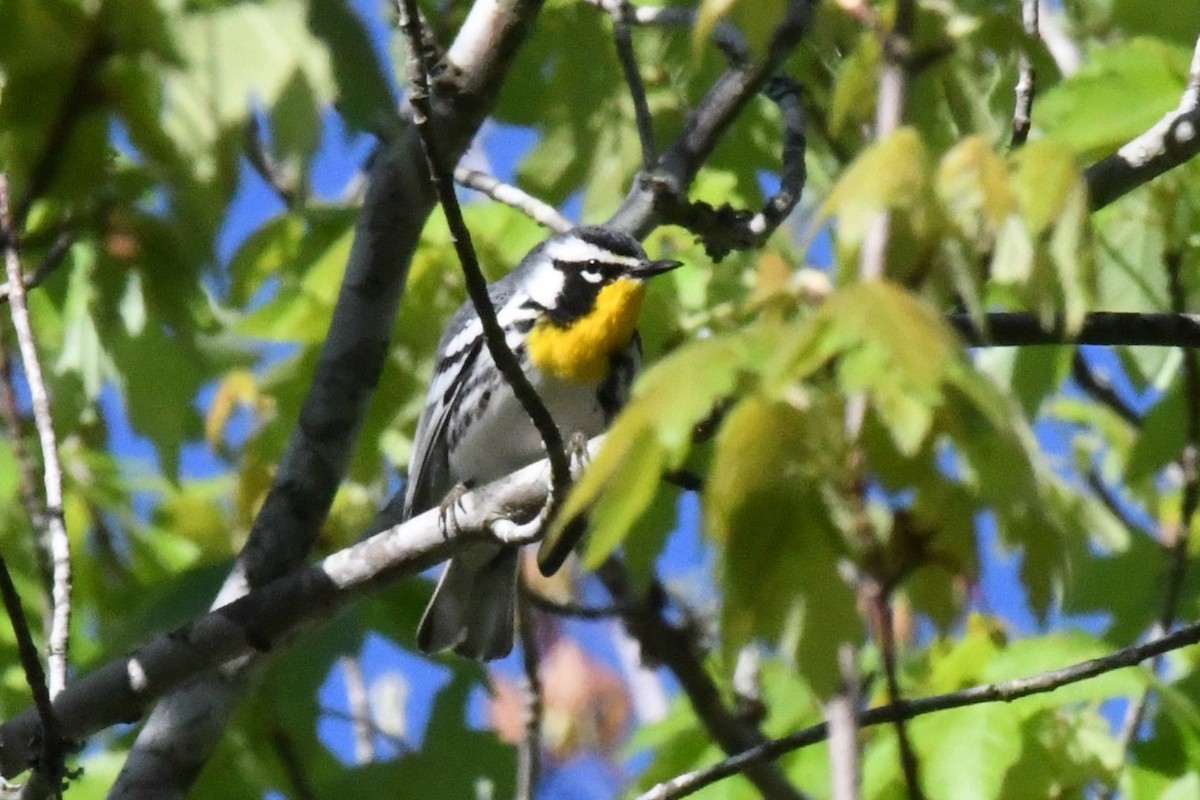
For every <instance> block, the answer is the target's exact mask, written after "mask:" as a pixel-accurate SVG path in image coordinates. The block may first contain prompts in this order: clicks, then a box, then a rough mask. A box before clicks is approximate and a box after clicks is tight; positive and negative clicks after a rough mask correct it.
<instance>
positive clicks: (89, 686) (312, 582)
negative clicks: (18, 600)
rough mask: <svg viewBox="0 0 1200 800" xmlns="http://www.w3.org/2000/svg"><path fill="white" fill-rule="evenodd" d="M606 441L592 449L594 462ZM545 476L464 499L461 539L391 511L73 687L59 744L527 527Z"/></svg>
mask: <svg viewBox="0 0 1200 800" xmlns="http://www.w3.org/2000/svg"><path fill="white" fill-rule="evenodd" d="M602 441H603V437H597V438H595V439H593V440H592V441H591V442H589V444H588V452H589V453H590V454H591V455H592V456H595V454H596V453H597V452H598V451H599V448H600V445H601V443H602ZM548 478H549V467H548V464H547V462H546V461H539V462H538V463H536V464H532V465H530V466H528V467H525V468H524V469H521V470H519V471H517V472H516V473H514V474H512V475H510V476H508V477H506V478H502V479H500V480H498V481H496V482H494V483H491V484H488V485H487V486H484V487H482V488H480V489H476V490H474V491H471V492H468V493H467V494H466V495H464V496H463V497H462V499H461V501H460V502H459V506H458V511H457V513H456V515H455V519H456V522H457V523H458V530H456V531H447V530H443V528H442V526H441V524H440V522H439V516H440V510H439V509H436V508H434V509H430V510H429V511H427V512H425V513H424V514H421V515H420V516H417V517H414V518H412V519H410V520H408V521H407V522H405V523H403V524H396V523H395V519H396V518H397V516H398V509H397V508H395V507H394V506H395V504H393V506H389V508H388V510H386V511H385V512H384V513H383V514H381V515H380V518H379V519H377V520H376V522H375V523H374V524H373V525H372V527H371V530H373V531H379V532H378V533H375V534H374V535H372V536H371V537H369V538H367V539H365V540H363V541H362V542H359V543H358V544H356V545H354V546H353V547H349V548H346V549H345V550H341V551H339V552H337V553H334V554H333V555H330V556H329V557H327V558H325V559H323V560H322V561H319V562H317V563H315V564H313V565H311V566H308V567H305V568H304V569H301V570H299V571H297V572H293V573H291V574H289V575H286V576H283V577H281V578H278V579H276V580H275V581H272V582H271V583H269V584H267V585H266V586H264V587H262V588H259V589H256V590H254V591H253V592H251V593H249V594H248V595H246V596H244V597H242V598H240V599H238V600H235V601H233V602H231V603H229V604H228V605H225V606H223V607H221V608H218V609H216V610H213V611H209V612H208V613H206V614H204V615H203V616H201V617H198V618H197V619H195V620H193V621H192V622H190V623H188V624H187V625H184V626H182V627H180V628H178V629H176V630H174V631H171V632H169V633H166V634H162V635H160V636H157V637H155V638H154V639H153V640H151V641H150V642H149V643H147V644H145V645H144V646H142V647H140V648H138V649H137V650H135V651H134V652H133V653H132V654H130V655H129V656H126V657H123V658H120V659H117V660H115V661H112V662H110V663H109V664H107V665H105V666H103V667H101V668H99V669H98V670H96V671H95V672H93V673H91V674H90V675H87V676H85V677H82V678H80V679H78V680H75V681H73V682H72V683H71V684H70V685H69V686H68V687H67V688H66V689H65V690H64V691H63V692H62V693H61V694H60V695H59V696H58V698H57V699H56V700H55V701H54V703H53V707H54V713H55V715H56V717H57V720H58V724H59V726H60V728H61V731H62V734H63V736H65V737H68V738H71V739H83V738H85V737H87V736H90V735H91V734H94V733H96V732H97V731H99V730H102V729H104V728H106V727H109V726H111V725H116V724H118V723H122V722H129V721H130V720H134V719H137V718H138V716H139V715H140V714H141V713H142V710H143V709H144V708H145V707H146V706H147V705H148V704H149V703H152V702H154V700H155V699H156V698H158V697H161V696H162V695H163V694H165V693H166V692H169V691H171V690H172V689H173V688H175V687H177V686H180V685H181V684H183V683H184V682H185V681H188V680H190V679H192V678H194V677H196V676H197V675H200V674H202V673H204V672H205V671H207V670H211V669H214V668H215V667H218V666H219V665H221V664H223V663H227V662H228V661H230V660H231V659H237V658H241V657H245V656H248V655H252V654H261V653H265V652H268V651H270V650H272V649H275V648H277V647H279V646H281V645H282V644H283V643H285V642H286V641H287V640H288V639H290V638H291V637H292V636H293V635H294V634H295V633H296V632H297V631H298V630H300V629H302V628H304V627H307V626H311V625H312V624H314V623H316V622H317V621H320V620H325V619H328V618H329V617H332V616H333V615H334V614H336V613H337V611H338V610H339V609H341V608H343V607H345V606H346V605H347V604H348V603H351V602H353V601H355V600H357V599H359V598H361V597H362V596H363V595H365V594H367V593H370V592H374V591H377V590H379V589H381V588H383V587H384V586H386V585H388V584H390V583H393V582H395V581H396V580H399V579H401V578H403V577H407V576H412V575H415V574H417V573H419V572H421V571H422V570H424V569H427V568H428V567H430V566H433V565H435V564H437V563H438V562H440V561H444V560H445V559H447V558H449V557H450V556H451V555H452V554H453V553H454V551H455V550H457V549H458V548H459V547H460V546H462V545H463V544H465V543H466V542H467V541H468V540H478V539H479V538H481V537H483V538H487V537H491V534H490V533H489V530H490V528H491V526H492V525H493V524H494V523H495V522H496V521H497V520H498V519H509V518H511V519H517V520H522V519H528V518H530V517H532V516H533V515H534V514H536V513H537V512H538V510H540V509H541V508H542V507H543V505H544V504H545V502H546V496H547V493H548V486H549V480H548ZM41 730H42V726H41V722H40V721H39V717H38V714H37V712H36V711H35V710H33V709H30V710H27V711H25V712H23V713H21V714H19V715H18V716H16V717H14V718H12V719H10V720H8V721H7V722H5V723H3V724H0V776H2V777H6V778H11V777H13V776H15V775H17V774H19V773H21V772H22V771H24V770H25V769H27V768H28V767H29V763H28V751H29V745H30V743H31V742H34V741H36V739H37V737H38V736H40V735H41Z"/></svg>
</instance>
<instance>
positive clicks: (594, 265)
mask: <svg viewBox="0 0 1200 800" xmlns="http://www.w3.org/2000/svg"><path fill="white" fill-rule="evenodd" d="M586 266H587V268H588V269H600V262H599V261H598V260H597V259H594V258H589V259H588V260H587V264H586Z"/></svg>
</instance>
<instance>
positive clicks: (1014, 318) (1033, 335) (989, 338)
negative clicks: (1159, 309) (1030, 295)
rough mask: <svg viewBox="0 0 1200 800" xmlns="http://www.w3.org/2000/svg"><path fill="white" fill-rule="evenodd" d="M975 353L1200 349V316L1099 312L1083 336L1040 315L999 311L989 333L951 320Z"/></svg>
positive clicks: (989, 319) (963, 319) (961, 319)
mask: <svg viewBox="0 0 1200 800" xmlns="http://www.w3.org/2000/svg"><path fill="white" fill-rule="evenodd" d="M946 321H947V322H949V323H950V326H951V327H953V328H954V329H955V330H956V331H958V334H959V335H960V336H962V337H963V340H964V341H965V342H966V343H967V344H968V345H969V346H971V347H1022V346H1027V345H1038V344H1050V345H1053V344H1059V345H1065V344H1103V345H1118V346H1120V345H1124V346H1129V347H1133V346H1138V345H1141V346H1147V347H1200V314H1137V313H1131V312H1117V311H1094V312H1092V313H1091V314H1088V315H1087V316H1085V317H1084V320H1083V325H1081V326H1080V328H1079V330H1078V331H1076V332H1074V333H1071V332H1068V331H1067V330H1066V327H1065V325H1064V324H1063V321H1062V319H1061V318H1060V319H1058V320H1056V321H1055V324H1054V325H1053V327H1051V328H1049V329H1047V328H1045V327H1043V326H1042V323H1041V322H1040V321H1039V319H1038V317H1037V315H1036V314H1027V313H1024V312H1009V311H1000V312H993V313H990V314H985V315H984V321H985V328H986V330H985V331H981V330H979V329H978V328H977V327H976V326H975V322H974V320H972V319H971V318H970V316H969V315H967V314H950V315H948V316H947V317H946Z"/></svg>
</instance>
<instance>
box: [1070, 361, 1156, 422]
mask: <svg viewBox="0 0 1200 800" xmlns="http://www.w3.org/2000/svg"><path fill="white" fill-rule="evenodd" d="M1071 378H1072V379H1073V380H1074V381H1075V383H1076V384H1078V385H1079V388H1080V389H1082V390H1083V391H1085V392H1087V394H1088V396H1089V397H1091V398H1092V399H1093V400H1095V401H1096V402H1098V403H1100V404H1101V405H1103V406H1105V407H1106V408H1108V409H1110V410H1111V411H1112V412H1113V413H1114V414H1116V415H1117V416H1118V417H1120V418H1121V419H1123V420H1125V421H1126V422H1128V423H1129V424H1130V425H1132V426H1133V427H1135V428H1140V427H1141V426H1142V415H1141V414H1139V413H1138V412H1136V411H1134V410H1133V407H1132V406H1130V405H1129V404H1128V403H1126V402H1125V400H1124V398H1122V397H1121V395H1119V394H1118V393H1117V390H1116V389H1114V388H1113V385H1112V383H1111V382H1110V381H1109V380H1108V379H1107V378H1105V377H1103V376H1101V375H1097V374H1096V372H1095V370H1093V369H1092V368H1091V366H1089V365H1088V363H1087V359H1086V358H1084V356H1083V352H1082V351H1080V350H1078V349H1077V350H1076V351H1075V355H1074V356H1073V357H1072V359H1071Z"/></svg>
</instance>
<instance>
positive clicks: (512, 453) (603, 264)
mask: <svg viewBox="0 0 1200 800" xmlns="http://www.w3.org/2000/svg"><path fill="white" fill-rule="evenodd" d="M678 266H680V262H678V261H666V260H658V261H655V260H651V259H649V258H647V256H646V252H645V250H643V249H642V246H641V244H639V243H638V241H637V240H636V239H635V238H633V237H632V236H629V235H628V234H625V233H620V232H618V231H614V230H609V229H607V228H603V227H598V226H584V227H579V228H575V229H573V230H571V231H568V232H567V233H562V234H557V235H555V236H552V237H550V238H549V239H547V240H545V241H544V242H542V243H541V244H539V245H538V246H537V247H535V248H534V249H533V250H532V251H530V252H529V254H528V255H526V256H525V258H523V259H522V260H521V262H520V264H518V265H517V267H516V268H515V269H514V270H513V271H512V272H511V273H510V274H509V275H508V276H506V277H505V278H503V279H501V280H500V281H497V282H496V283H494V284H491V285H490V286H489V287H488V296H489V297H490V298H491V301H492V305H493V307H494V308H495V309H496V317H497V320H498V321H499V323H500V326H501V327H502V328H503V329H504V332H505V340H506V341H507V343H508V346H509V348H510V349H511V350H512V351H513V353H514V355H515V356H516V357H517V360H518V361H519V362H520V364H521V367H522V369H523V370H524V371H525V374H526V375H527V376H529V380H530V382H531V383H532V384H533V387H534V388H535V389H536V390H537V392H538V394H539V396H540V397H541V399H542V402H543V403H544V404H545V405H546V408H547V410H548V411H549V412H550V414H551V415H552V416H553V418H554V421H555V423H556V424H557V425H558V428H559V430H560V431H561V432H562V434H563V435H564V437H570V436H572V435H574V434H575V433H577V432H578V433H582V434H584V435H586V436H589V437H590V436H595V435H597V434H599V433H601V432H602V431H603V430H604V428H605V427H606V426H607V424H608V423H609V421H610V420H612V418H613V417H614V416H615V415H616V413H617V411H618V410H619V409H620V408H621V406H622V405H623V404H624V402H625V399H626V397H627V396H628V393H629V387H630V384H631V383H632V381H633V378H634V376H635V375H636V373H637V371H638V369H639V367H640V366H641V341H640V339H639V337H638V334H637V321H638V315H639V313H640V312H641V308H642V301H643V299H644V297H645V281H646V280H647V279H648V278H650V277H652V276H654V275H658V274H661V273H663V272H666V271H668V270H671V269H674V268H676V267H678ZM544 457H545V450H544V446H543V444H542V440H541V437H540V436H539V435H538V433H537V430H536V429H535V428H534V427H533V424H532V423H531V422H530V420H529V418H528V416H527V415H526V413H525V411H524V409H523V408H522V407H521V404H520V402H519V401H518V400H517V397H516V395H515V394H514V393H513V391H512V389H511V388H510V387H509V385H508V383H507V382H506V381H505V380H504V377H503V376H502V375H501V374H500V372H499V370H497V369H496V366H495V364H494V363H493V361H492V357H491V355H490V353H489V351H488V348H487V344H486V342H485V341H484V336H483V325H482V323H481V322H480V320H479V316H478V314H477V313H476V312H475V308H474V306H473V305H472V304H471V303H470V302H469V301H468V302H467V303H465V304H464V305H463V306H462V308H460V309H459V310H458V312H457V313H455V315H454V316H453V317H452V318H451V320H450V323H449V325H448V326H447V327H446V331H445V333H444V334H443V335H442V338H441V341H440V343H439V344H438V349H437V356H436V360H435V362H434V370H433V377H432V379H431V381H430V387H429V394H428V396H427V399H426V402H425V408H424V411H423V412H422V414H421V418H420V420H419V421H418V423H417V432H416V436H415V438H414V440H413V455H412V459H411V461H410V464H409V470H408V485H407V488H406V490H405V501H404V509H405V510H404V516H405V518H406V519H407V518H408V517H410V516H412V515H414V514H419V513H420V512H422V511H425V510H426V509H429V508H432V507H433V506H435V505H437V504H438V503H440V502H442V500H443V498H444V497H445V496H446V494H447V493H448V492H449V491H450V490H451V489H453V488H454V487H455V486H457V485H460V484H463V485H466V486H472V485H477V484H483V483H487V482H489V481H492V480H495V479H497V478H500V477H503V476H504V475H507V474H509V473H510V472H513V471H514V470H517V469H519V468H520V467H523V466H526V465H527V464H531V463H533V462H534V461H537V460H539V459H541V458H544ZM517 553H518V551H517V548H514V547H505V546H502V545H495V544H490V543H476V544H471V545H468V546H467V547H465V548H463V549H462V550H460V551H459V552H458V554H457V555H455V556H454V558H452V559H451V560H450V563H449V565H448V566H447V567H446V570H445V572H443V574H442V577H441V580H440V581H439V582H438V585H437V588H436V589H435V590H434V594H433V598H432V599H431V600H430V602H429V606H428V608H426V610H425V615H424V616H423V617H422V619H421V624H420V626H419V628H418V630H417V646H418V647H419V648H420V649H421V650H423V651H425V652H439V651H442V650H449V649H453V650H454V651H455V652H457V653H458V654H460V655H463V656H466V657H468V658H477V659H493V658H500V657H502V656H504V655H506V654H508V652H509V651H510V650H511V649H512V643H513V626H514V616H515V604H516V592H517Z"/></svg>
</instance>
